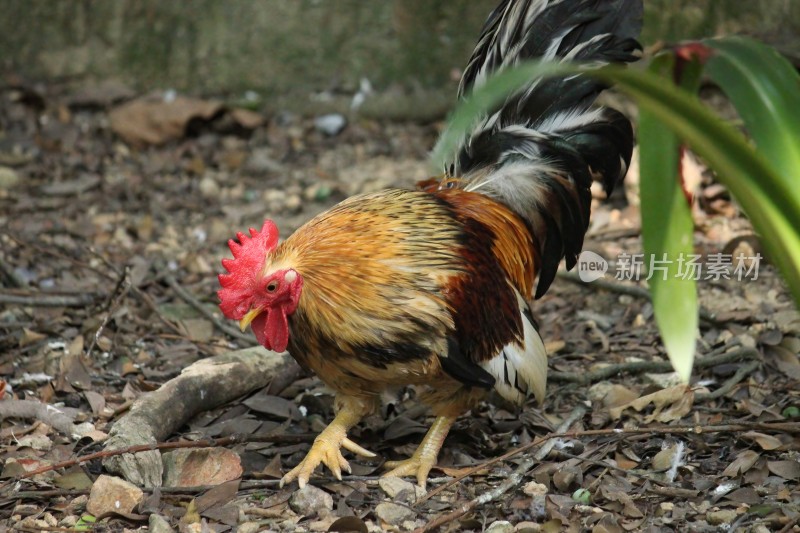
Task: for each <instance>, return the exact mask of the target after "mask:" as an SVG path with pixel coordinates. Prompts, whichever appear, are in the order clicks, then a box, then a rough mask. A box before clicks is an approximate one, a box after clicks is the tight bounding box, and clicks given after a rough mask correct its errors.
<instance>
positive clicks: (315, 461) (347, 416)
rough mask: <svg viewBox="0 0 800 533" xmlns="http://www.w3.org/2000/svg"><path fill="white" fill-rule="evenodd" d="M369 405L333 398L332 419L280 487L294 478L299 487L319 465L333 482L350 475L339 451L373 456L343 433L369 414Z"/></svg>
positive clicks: (352, 399)
mask: <svg viewBox="0 0 800 533" xmlns="http://www.w3.org/2000/svg"><path fill="white" fill-rule="evenodd" d="M371 405H372V404H371V403H369V402H364V401H362V400H359V399H357V398H349V397H346V396H339V397H337V406H338V410H337V413H336V418H334V419H333V422H331V423H330V424H329V425H328V427H326V428H325V429H324V430H323V431H322V433H320V434H319V435H317V438H316V439H314V444H313V445H312V446H311V449H310V450H309V451H308V453H307V454H306V456H305V458H304V459H303V460H302V461H300V464H299V465H297V466H296V467H294V468H292V469H291V470H290V471H289V472H287V473H286V475H285V476H283V477H282V478H281V482H280V486H281V487H283V486H284V485H286V484H287V483H291V482H292V481H294V480H295V479H296V480H297V484H298V485H300V488H303V487H305V486H306V484H307V483H308V480H309V479H310V478H311V474H313V473H314V470H316V468H317V467H318V466H319V465H320V464H324V465H325V466H327V467H328V468H329V469H330V471H331V473H333V475H334V477H336V479H342V471H343V470H344V471H345V472H347V473H348V474H349V473H350V472H351V469H350V463H348V462H347V459H345V458H344V456H343V455H342V448H344V449H345V450H349V451H351V452H353V453H356V454H358V455H363V456H365V457H375V454H374V453H372V452H370V451H369V450H366V449H364V448H362V447H361V446H359V445H358V444H356V443H355V442H353V441H351V440H350V439H348V438H347V431H348V430H349V429H350V428H351V427H353V426H354V425H355V424H357V423H358V421H359V420H361V418H362V417H363V416H364V415H365V414H367V413H369V412H370V409H371Z"/></svg>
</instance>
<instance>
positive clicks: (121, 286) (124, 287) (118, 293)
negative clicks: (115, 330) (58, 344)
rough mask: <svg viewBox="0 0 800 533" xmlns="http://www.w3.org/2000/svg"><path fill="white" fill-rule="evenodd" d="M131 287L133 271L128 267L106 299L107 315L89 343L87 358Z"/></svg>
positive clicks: (105, 309) (105, 308)
mask: <svg viewBox="0 0 800 533" xmlns="http://www.w3.org/2000/svg"><path fill="white" fill-rule="evenodd" d="M131 286H132V284H131V269H130V267H129V266H126V267H125V270H124V271H123V273H122V275H121V276H120V278H119V281H118V282H117V286H116V287H114V290H113V291H111V294H109V295H108V298H107V299H106V303H105V305H104V306H103V307H104V309H103V311H105V315H104V316H103V320H102V321H101V322H100V325H99V326H98V327H97V331H95V332H94V335H93V336H92V342H91V343H89V347H88V348H87V349H86V357H89V358H91V356H92V351H93V350H94V347H95V345H96V344H97V340H98V339H99V338H100V335H102V334H103V330H104V329H105V328H106V326H107V325H108V321H109V320H111V316H112V315H113V314H114V313H115V312H116V311H117V309H118V308H119V306H120V305H121V304H122V300H123V299H124V298H125V295H126V294H128V291H130V289H131Z"/></svg>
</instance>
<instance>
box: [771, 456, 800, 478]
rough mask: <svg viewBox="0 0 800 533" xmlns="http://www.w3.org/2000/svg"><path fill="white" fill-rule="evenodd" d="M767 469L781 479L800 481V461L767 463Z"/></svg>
mask: <svg viewBox="0 0 800 533" xmlns="http://www.w3.org/2000/svg"><path fill="white" fill-rule="evenodd" d="M767 468H768V469H769V471H770V472H772V473H773V474H775V475H776V476H780V477H782V478H783V479H800V461H792V460H786V461H767Z"/></svg>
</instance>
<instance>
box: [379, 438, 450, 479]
mask: <svg viewBox="0 0 800 533" xmlns="http://www.w3.org/2000/svg"><path fill="white" fill-rule="evenodd" d="M421 448H422V446H420V447H419V448H417V451H416V452H414V455H412V456H411V457H409V458H408V459H405V460H403V461H386V463H384V465H383V466H384V467H386V468H391V470H390V471H388V472H386V473H385V474H383V476H382V477H404V476H416V478H417V484H418V485H419V486H420V487H422V488H423V489H424V488H425V485H426V484H427V482H428V474H429V473H430V471H431V469H432V468H433V467H434V466H436V456H437V455H439V454H438V450H436V453H433V454H432V456H431V454H425V452H423V453H420V449H421Z"/></svg>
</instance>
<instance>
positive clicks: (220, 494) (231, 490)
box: [194, 478, 242, 513]
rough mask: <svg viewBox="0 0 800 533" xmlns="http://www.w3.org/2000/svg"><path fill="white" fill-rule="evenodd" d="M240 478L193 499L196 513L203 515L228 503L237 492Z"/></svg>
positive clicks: (221, 484)
mask: <svg viewBox="0 0 800 533" xmlns="http://www.w3.org/2000/svg"><path fill="white" fill-rule="evenodd" d="M241 481H242V478H238V479H234V480H231V481H227V482H225V483H220V484H219V485H217V486H216V487H214V488H213V489H210V490H208V491H206V492H204V493H203V494H202V495H201V496H198V497H197V498H195V500H194V503H195V507H196V508H197V512H198V513H204V512H206V511H207V510H209V509H211V508H213V507H218V506H222V505H225V504H226V503H230V502H231V500H233V498H234V497H235V496H236V493H237V492H239V483H241Z"/></svg>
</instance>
